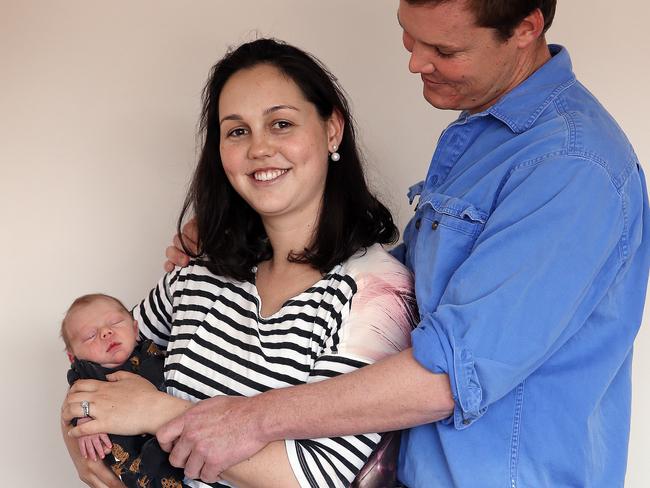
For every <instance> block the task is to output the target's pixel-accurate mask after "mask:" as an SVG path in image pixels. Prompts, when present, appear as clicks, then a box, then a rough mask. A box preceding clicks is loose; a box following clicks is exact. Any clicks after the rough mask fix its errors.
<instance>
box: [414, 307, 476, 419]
mask: <svg viewBox="0 0 650 488" xmlns="http://www.w3.org/2000/svg"><path fill="white" fill-rule="evenodd" d="M411 340H412V342H413V357H414V358H415V360H416V361H417V362H418V363H420V364H421V365H422V366H423V367H424V368H426V369H428V370H429V371H431V372H432V373H436V374H446V375H448V376H449V384H450V385H451V392H452V395H453V397H454V403H455V404H456V406H455V407H454V413H453V415H452V416H451V417H449V418H448V419H446V420H444V421H443V422H444V423H447V424H449V423H451V422H452V421H453V423H454V427H455V428H456V429H458V430H462V429H466V428H467V427H469V426H470V425H471V424H472V423H474V422H475V421H476V420H478V419H479V418H481V417H482V416H483V414H485V412H486V411H487V407H486V406H483V407H482V406H481V403H482V400H483V390H482V388H481V384H480V382H479V379H478V375H477V374H476V368H475V367H474V357H473V355H472V351H471V350H470V349H469V348H467V347H464V346H463V345H462V344H461V343H460V341H458V340H457V339H455V338H454V337H448V336H447V334H446V333H445V331H444V330H443V328H442V327H441V326H440V324H438V323H437V322H436V320H435V319H434V318H433V316H432V315H428V316H426V317H425V318H424V319H423V320H422V321H421V322H420V325H419V326H418V327H417V328H416V329H415V330H414V331H413V332H412V333H411Z"/></svg>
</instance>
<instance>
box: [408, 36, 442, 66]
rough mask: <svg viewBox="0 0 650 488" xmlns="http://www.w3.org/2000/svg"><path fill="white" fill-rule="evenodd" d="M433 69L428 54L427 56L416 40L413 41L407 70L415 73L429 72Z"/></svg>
mask: <svg viewBox="0 0 650 488" xmlns="http://www.w3.org/2000/svg"><path fill="white" fill-rule="evenodd" d="M435 70H436V68H435V66H434V65H433V62H432V61H431V60H430V59H429V56H427V53H426V50H424V49H423V47H422V46H421V45H420V44H419V43H418V42H414V43H413V46H412V49H411V57H410V59H409V71H410V72H411V73H416V74H417V73H422V74H431V73H433V72H434V71H435Z"/></svg>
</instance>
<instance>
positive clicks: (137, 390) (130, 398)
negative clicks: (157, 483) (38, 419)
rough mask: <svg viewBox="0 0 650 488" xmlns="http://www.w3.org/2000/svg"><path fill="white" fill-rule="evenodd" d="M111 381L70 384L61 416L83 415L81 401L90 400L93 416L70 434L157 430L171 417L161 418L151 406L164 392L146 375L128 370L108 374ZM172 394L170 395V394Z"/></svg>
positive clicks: (70, 418)
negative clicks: (146, 377) (148, 379)
mask: <svg viewBox="0 0 650 488" xmlns="http://www.w3.org/2000/svg"><path fill="white" fill-rule="evenodd" d="M107 379H108V380H109V381H98V380H79V381H77V382H75V384H74V385H72V387H71V388H70V391H69V392H68V395H67V397H66V399H65V400H64V403H63V409H62V418H63V419H64V420H65V421H67V422H70V421H71V420H72V419H73V418H75V417H83V409H82V407H81V402H82V401H84V400H85V401H87V402H89V404H90V409H89V413H90V417H92V418H93V419H94V420H91V421H90V422H86V423H84V424H82V425H77V426H76V427H75V428H73V429H71V430H70V435H71V436H73V437H79V436H82V435H89V434H99V433H102V432H109V433H111V434H119V435H138V434H143V433H150V434H154V433H155V432H156V429H157V428H158V427H159V426H160V425H162V424H163V423H165V422H166V421H167V420H169V418H159V417H158V415H156V413H155V412H157V411H160V409H155V408H152V407H154V406H155V405H156V404H157V403H159V402H160V401H161V400H162V399H163V397H168V395H166V394H165V393H162V392H159V391H158V390H157V389H156V387H155V386H154V385H153V384H151V383H150V382H149V381H147V380H146V379H144V378H142V377H141V376H138V375H136V374H133V373H128V372H126V371H118V372H116V373H113V374H110V375H108V376H107ZM170 398H171V397H170Z"/></svg>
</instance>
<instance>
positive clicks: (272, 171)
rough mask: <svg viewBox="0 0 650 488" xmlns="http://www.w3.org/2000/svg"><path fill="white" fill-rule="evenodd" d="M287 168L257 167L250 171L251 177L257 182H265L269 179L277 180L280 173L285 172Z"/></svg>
mask: <svg viewBox="0 0 650 488" xmlns="http://www.w3.org/2000/svg"><path fill="white" fill-rule="evenodd" d="M288 171H289V170H288V169H280V168H268V169H259V170H257V171H254V172H253V173H251V175H250V176H251V177H252V178H253V179H254V180H255V181H258V182H262V183H266V182H269V181H274V180H277V179H278V178H279V177H281V176H282V175H284V174H286V173H287V172H288Z"/></svg>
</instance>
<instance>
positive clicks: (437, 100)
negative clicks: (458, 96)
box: [423, 87, 462, 110]
mask: <svg viewBox="0 0 650 488" xmlns="http://www.w3.org/2000/svg"><path fill="white" fill-rule="evenodd" d="M423 95H424V99H425V100H426V101H427V102H429V105H431V106H433V107H435V108H437V109H439V110H462V108H461V107H460V104H459V103H458V101H457V100H454V99H452V98H449V97H444V96H440V94H439V93H432V92H431V90H427V88H426V87H425V89H424V93H423Z"/></svg>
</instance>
